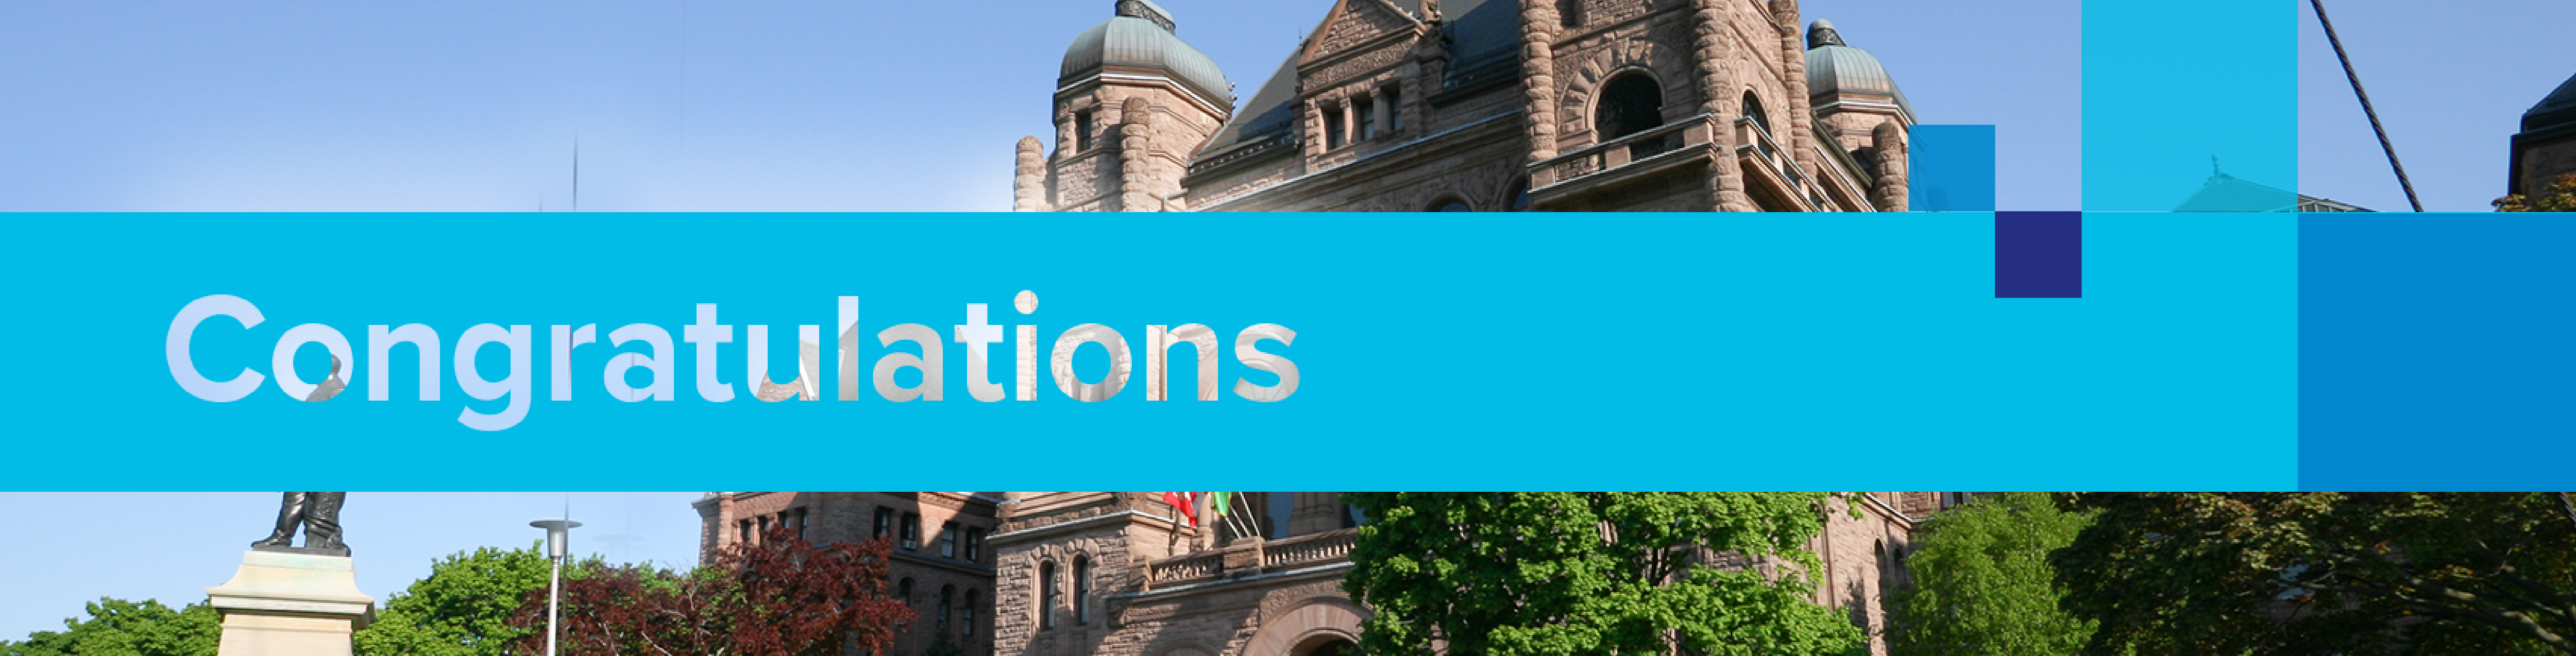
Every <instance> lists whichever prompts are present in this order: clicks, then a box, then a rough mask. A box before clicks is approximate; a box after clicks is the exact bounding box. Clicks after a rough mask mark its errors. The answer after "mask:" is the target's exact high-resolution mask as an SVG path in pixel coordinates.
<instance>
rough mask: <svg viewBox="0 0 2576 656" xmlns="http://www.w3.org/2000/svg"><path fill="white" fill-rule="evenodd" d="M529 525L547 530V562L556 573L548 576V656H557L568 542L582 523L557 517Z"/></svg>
mask: <svg viewBox="0 0 2576 656" xmlns="http://www.w3.org/2000/svg"><path fill="white" fill-rule="evenodd" d="M528 525H529V526H534V527H537V528H542V529H545V530H546V560H549V561H553V563H554V571H553V572H552V573H550V574H547V575H546V656H555V636H556V635H557V634H559V633H561V631H558V630H556V629H555V620H556V619H557V618H559V617H561V616H562V615H561V613H562V606H563V561H564V556H565V555H566V554H567V553H569V552H570V545H567V544H566V542H567V541H569V540H570V538H571V535H570V534H571V533H572V530H573V529H576V528H581V522H576V521H573V520H570V519H565V518H561V517H555V518H548V519H540V520H537V521H533V522H528Z"/></svg>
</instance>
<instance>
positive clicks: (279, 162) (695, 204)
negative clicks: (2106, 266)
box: [0, 0, 2501, 211]
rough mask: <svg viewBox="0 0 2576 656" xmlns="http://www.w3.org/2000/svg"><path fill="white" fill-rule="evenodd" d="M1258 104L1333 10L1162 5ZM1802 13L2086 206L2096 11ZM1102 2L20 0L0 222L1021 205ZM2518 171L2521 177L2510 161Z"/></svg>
mask: <svg viewBox="0 0 2576 656" xmlns="http://www.w3.org/2000/svg"><path fill="white" fill-rule="evenodd" d="M1161 4H1163V5H1164V6H1166V7H1168V8H1169V9H1171V11H1172V12H1173V13H1174V14H1176V16H1177V18H1178V19H1179V21H1180V24H1181V25H1180V35H1181V36H1182V38H1184V39H1186V40H1188V41H1190V42H1191V43H1192V44H1194V45H1196V46H1198V47H1199V48H1201V49H1202V50H1205V51H1207V52H1208V53H1209V55H1210V56H1212V57H1214V58H1215V59H1216V61H1217V63H1218V65H1219V66H1221V67H1222V68H1223V69H1224V70H1225V71H1226V73H1227V74H1228V75H1229V76H1231V77H1232V78H1233V80H1234V82H1235V83H1236V84H1237V85H1238V86H1239V87H1241V88H1242V89H1243V92H1244V93H1245V94H1246V95H1248V94H1249V92H1250V90H1251V89H1252V88H1254V87H1256V86H1258V85H1259V84H1260V83H1261V81H1262V80H1261V79H1260V76H1262V75H1265V74H1267V73H1268V72H1270V71H1272V70H1274V69H1275V68H1276V67H1277V66H1278V63H1279V61H1280V60H1281V59H1282V58H1283V57H1285V56H1286V55H1287V53H1288V52H1289V50H1290V49H1291V48H1293V47H1294V46H1295V45H1296V43H1297V40H1298V39H1299V38H1301V37H1302V36H1304V34H1305V33H1306V32H1307V31H1308V30H1311V29H1312V28H1313V27H1314V26H1315V24H1316V23H1317V22H1318V21H1319V20H1321V19H1322V17H1323V14H1324V11H1325V9H1326V8H1328V7H1330V6H1331V4H1332V3H1331V2H1330V0H1277V1H1264V2H1242V1H1240V0H1165V1H1164V2H1162V3H1161ZM2078 5H2079V3H2077V2H2073V1H2071V0H2003V1H1999V2H1965V1H1942V2H1921V1H1914V0H1908V1H1902V2H1900V1H1896V0H1810V1H1809V2H1806V3H1804V8H1805V10H1806V12H1807V16H1808V17H1809V18H1811V19H1812V18H1819V17H1821V18H1830V19H1832V20H1833V21H1834V22H1835V24H1836V26H1837V27H1839V28H1840V29H1841V31H1842V33H1843V35H1844V36H1845V37H1847V38H1849V39H1850V40H1851V42H1852V44H1853V45H1855V46H1859V47H1863V48H1867V49H1870V50H1871V51H1873V52H1875V53H1877V54H1878V55H1879V57H1880V58H1881V60H1882V61H1884V62H1885V63H1886V64H1887V66H1888V68H1889V69H1890V70H1891V71H1892V72H1893V73H1894V74H1895V75H1896V76H1897V79H1898V81H1899V82H1900V84H1902V85H1904V87H1905V89H1906V92H1907V94H1908V95H1909V96H1911V98H1912V100H1913V101H1914V103H1915V106H1916V109H1917V110H1918V111H1920V112H1922V114H1923V116H1922V117H1921V118H1922V119H1923V120H1924V121H1925V122H1930V123H1991V124H1999V125H2001V126H2002V128H2001V129H2000V131H1999V134H2000V137H1999V139H2000V140H2001V141H2002V143H2001V154H2000V158H2001V159H2002V163H2001V168H2002V171H2001V172H2000V178H2001V180H2002V182H2001V185H2002V189H2001V191H2000V202H2001V203H2002V205H2003V207H2004V208H2005V209H2063V208H2071V207H2073V206H2074V205H2075V203H2076V202H2077V199H2078V197H2077V175H2078V169H2077V163H2078V162H2077V150H2076V148H2075V146H2074V144H2075V142H2076V140H2077V137H2078V126H2079V122H2078V120H2077V117H2076V113H2077V111H2078V108H2079V105H2078V102H2079V100H2078V98H2077V92H2078V89H2079V88H2080V87H2079V86H2078V82H2077V77H2078V75H2079V66H2080V63H2079V61H2078V43H2079V41H2078V34H2077V31H2076V22H2077V15H2078V14H2077V7H2078ZM1111 6H1112V2H1111V1H1110V0H994V1H986V2H973V3H961V2H888V1H879V0H769V1H764V2H752V3H718V2H709V1H707V0H617V1H613V2H612V1H609V0H546V1H541V2H499V1H493V0H461V1H453V2H434V3H433V2H369V3H333V2H317V1H310V0H303V1H295V0H240V1H237V2H221V3H168V2H145V1H141V0H80V1H73V0H13V1H8V2H0V89H7V90H8V95H9V98H10V101H9V102H7V103H0V211H12V210H19V211H24V210H38V211H59V210H368V211H372V210H395V211H426V210H457V211H486V210H503V211H522V210H533V209H536V208H537V207H538V206H539V204H540V203H541V202H542V203H543V204H544V205H545V206H546V207H547V208H548V209H557V210H560V209H564V208H566V206H568V205H569V203H570V199H571V196H572V177H571V168H572V151H573V146H574V141H575V139H576V136H577V137H578V139H579V141H580V142H581V151H582V162H581V170H582V182H581V185H582V186H581V201H582V209H584V210H626V211H699V210H750V211H758V210H1005V209H1008V208H1009V205H1010V201H1009V196H1010V173H1011V171H1010V167H1011V161H1012V148H1013V144H1014V143H1015V142H1016V141H1017V140H1018V138H1019V137H1020V136H1021V135H1025V134H1044V133H1048V132H1051V131H1052V128H1051V127H1050V125H1049V124H1048V122H1047V115H1048V109H1047V107H1048V102H1049V100H1048V95H1049V92H1050V91H1051V90H1052V89H1053V88H1054V83H1055V76H1056V73H1057V63H1058V61H1059V59H1060V58H1061V57H1062V54H1063V49H1064V46H1065V44H1066V43H1068V42H1070V41H1071V40H1072V38H1073V36H1074V34H1076V33H1078V32H1080V31H1081V30H1082V29H1083V28H1085V27H1088V26H1090V25H1091V24H1093V23H1096V22H1099V21H1101V20H1103V19H1105V18H1106V17H1108V16H1109V15H1110V8H1111ZM2499 166H2501V165H2499Z"/></svg>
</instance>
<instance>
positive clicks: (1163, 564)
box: [697, 492, 1975, 656]
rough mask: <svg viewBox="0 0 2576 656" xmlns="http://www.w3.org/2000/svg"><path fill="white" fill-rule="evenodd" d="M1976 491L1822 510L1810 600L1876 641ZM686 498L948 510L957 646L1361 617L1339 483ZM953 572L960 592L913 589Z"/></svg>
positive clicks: (1274, 647) (795, 509)
mask: <svg viewBox="0 0 2576 656" xmlns="http://www.w3.org/2000/svg"><path fill="white" fill-rule="evenodd" d="M1973 494H1975V493H1964V492H1938V493H1936V492H1870V493H1864V494H1860V495H1857V496H1856V497H1855V500H1856V501H1858V502H1859V504H1860V509H1861V515H1860V517H1858V518H1855V517H1853V516H1852V515H1851V514H1849V513H1845V512H1831V513H1827V521H1826V526H1825V531H1824V532H1823V533H1822V534H1821V535H1820V536H1818V538H1817V539H1816V540H1815V541H1814V543H1813V544H1811V545H1809V546H1810V548H1811V549H1813V550H1814V551H1815V552H1816V553H1817V554H1818V555H1819V556H1820V557H1821V558H1822V559H1823V562H1824V565H1825V571H1824V572H1823V573H1822V574H1821V575H1820V576H1817V577H1816V578H1817V580H1818V582H1819V585H1818V589H1817V591H1816V598H1815V602H1816V603H1818V604H1824V605H1829V606H1832V607H1834V608H1838V609H1842V610H1843V611H1844V612H1845V613H1846V614H1847V615H1848V616H1849V617H1850V619H1851V621H1852V623H1853V624H1854V625H1855V626H1859V627H1861V628H1862V629H1863V630H1864V631H1865V632H1866V633H1868V634H1869V635H1870V640H1871V650H1872V653H1878V654H1884V653H1886V640H1885V637H1884V633H1885V629H1886V618H1885V614H1884V611H1883V608H1882V606H1881V603H1880V600H1881V595H1882V591H1883V590H1885V589H1887V588H1888V587H1891V586H1895V585H1901V584H1903V583H1904V582H1905V580H1906V574H1905V572H1904V568H1903V567H1902V565H1901V562H1902V559H1903V558H1904V556H1905V554H1907V553H1909V552H1911V551H1912V549H1913V532H1914V529H1915V527H1916V526H1917V524H1918V523H1920V522H1921V521H1923V520H1924V519H1925V518H1928V517H1929V516H1930V515H1931V513H1933V512H1934V511H1936V510H1938V509H1940V508H1945V507H1948V506H1951V505H1956V504H1958V503H1962V502H1964V501H1966V500H1967V499H1968V498H1969V497H1970V496H1971V495H1973ZM697 505H698V510H699V514H700V517H701V518H703V519H704V521H705V538H704V539H705V542H704V545H705V546H706V548H707V549H710V550H712V549H714V548H716V547H718V546H721V545H723V544H729V543H730V541H731V540H739V539H742V538H741V537H740V536H741V535H743V534H744V533H743V532H744V531H746V530H748V531H750V532H752V533H753V534H757V533H758V531H759V530H760V522H762V521H764V520H765V521H770V522H787V523H788V524H787V525H788V526H789V527H790V530H803V531H806V532H807V533H808V534H809V535H810V536H811V537H810V538H809V539H813V540H835V539H854V538H866V537H870V536H873V535H876V530H878V529H877V528H876V527H878V526H880V525H883V524H884V521H883V520H881V519H879V518H882V517H886V516H888V515H887V513H888V512H892V513H895V515H894V517H895V518H896V519H895V520H894V521H895V522H896V523H895V524H894V526H893V528H892V529H891V530H892V531H893V533H892V535H895V536H897V537H898V538H902V537H904V536H908V535H915V534H916V533H911V532H906V529H904V528H903V526H905V525H906V524H904V522H905V521H908V520H905V519H904V517H906V516H907V515H905V514H904V513H916V512H918V513H921V517H922V519H921V520H919V521H920V522H921V523H920V524H919V525H922V526H936V525H948V524H952V523H953V524H954V525H955V526H956V527H959V528H958V530H960V531H962V532H960V533H958V535H959V536H960V539H961V540H965V541H966V542H965V544H975V545H978V547H980V549H978V550H977V551H976V552H975V555H974V556H971V557H965V558H961V559H955V560H951V559H947V558H944V557H938V556H937V554H940V553H946V551H945V550H939V551H935V552H923V551H916V550H911V549H902V548H899V549H897V563H896V564H897V569H896V572H895V574H894V576H898V577H907V578H910V579H912V580H914V581H915V585H914V587H913V590H914V594H915V596H914V597H912V599H913V606H914V609H915V611H916V612H918V613H920V615H921V617H922V618H923V621H922V625H924V626H925V627H927V626H941V625H938V624H937V623H936V622H935V620H934V619H933V618H936V617H941V616H946V617H951V618H971V619H967V620H965V621H966V622H967V623H968V624H967V625H965V626H962V627H961V626H959V625H957V624H948V625H944V626H947V627H949V629H950V630H955V631H957V632H958V634H959V635H961V636H968V637H971V638H972V640H960V642H959V644H960V646H961V647H962V648H963V652H962V653H965V654H973V655H979V656H980V655H994V656H1340V655H1342V654H1349V653H1355V652H1354V651H1353V648H1354V646H1355V643H1356V642H1357V641H1358V638H1359V627H1360V622H1361V620H1362V619H1363V618H1365V617H1367V615H1368V610H1367V609H1365V608H1362V607H1360V606H1359V605H1357V604H1355V603H1353V602H1352V601H1351V600H1350V597H1349V595H1347V594H1344V593H1343V592H1342V589H1341V580H1342V577H1343V576H1344V574H1345V573H1346V572H1348V571H1349V569H1350V567H1351V563H1350V559H1349V554H1350V549H1351V545H1352V542H1353V540H1354V539H1355V538H1356V536H1357V531H1356V529H1355V527H1356V526H1358V525H1359V523H1360V522H1361V521H1362V519H1361V516H1360V513H1358V512H1356V511H1355V510H1354V509H1352V508H1349V507H1347V506H1345V505H1344V504H1342V502H1341V495H1340V494H1339V493H1336V492H1249V493H1244V497H1243V500H1242V503H1241V504H1240V505H1241V510H1240V511H1239V513H1238V517H1239V521H1225V522H1208V523H1206V524H1204V525H1201V526H1197V527H1192V526H1189V525H1188V524H1187V523H1186V522H1185V521H1176V519H1175V516H1174V513H1173V512H1172V509H1171V508H1170V507H1169V506H1166V505H1164V503H1163V502H1162V500H1161V496H1160V493H1154V492H1002V493H992V492H981V493H958V492H736V493H713V494H710V495H709V496H708V497H707V498H706V499H703V500H701V501H699V502H698V504H697ZM979 528H983V529H989V530H990V532H982V533H978V532H973V531H974V530H976V529H979ZM979 538H980V539H979ZM951 586H953V587H954V588H956V589H958V590H962V591H966V594H960V595H950V596H945V597H937V596H932V595H928V594H924V592H923V591H925V590H932V591H936V590H943V589H947V588H949V587H951ZM943 609H944V610H943ZM983 618H991V619H990V620H984V619H983ZM955 621H958V620H954V619H952V622H955ZM986 625H989V627H988V626H986ZM925 636H926V634H924V633H923V632H922V631H921V628H920V627H916V628H914V629H912V630H910V631H908V632H906V633H904V634H903V636H902V637H901V638H900V639H899V640H898V641H897V646H896V648H895V649H894V650H893V652H892V653H891V654H888V655H887V656H919V654H920V653H921V649H923V648H925V647H926V646H927V645H928V644H929V643H930V641H929V639H928V638H927V637H925Z"/></svg>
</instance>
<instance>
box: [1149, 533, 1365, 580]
mask: <svg viewBox="0 0 2576 656" xmlns="http://www.w3.org/2000/svg"><path fill="white" fill-rule="evenodd" d="M1359 534H1360V533H1359V529H1342V530H1338V531H1325V532H1322V533H1316V534H1313V535H1301V536H1297V537H1293V538H1288V539H1285V540H1280V541H1278V542H1265V541H1262V540H1260V539H1257V538H1254V539H1243V540H1236V541H1235V543H1234V544H1233V545H1231V546H1227V547H1225V548H1223V549H1217V550H1213V551H1201V552H1198V553H1193V554H1187V555H1181V556H1173V557H1170V558H1165V559H1162V560H1157V561H1153V562H1150V563H1146V565H1145V573H1146V579H1145V588H1146V589H1148V590H1151V589H1155V588H1169V587H1174V586H1181V585H1188V584H1192V583H1201V582H1207V581H1216V580H1222V579H1236V578H1243V577H1246V576H1252V575H1256V574H1262V573H1266V572H1277V571H1282V570H1290V569H1298V568H1303V567H1313V566H1316V565H1323V564H1328V563H1334V562H1340V561H1345V560H1349V559H1350V556H1351V544H1352V543H1353V542H1355V541H1356V540H1358V539H1359Z"/></svg>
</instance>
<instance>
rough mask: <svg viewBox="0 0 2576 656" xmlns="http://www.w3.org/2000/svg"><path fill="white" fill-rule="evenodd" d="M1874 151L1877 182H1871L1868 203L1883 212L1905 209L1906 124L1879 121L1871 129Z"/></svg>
mask: <svg viewBox="0 0 2576 656" xmlns="http://www.w3.org/2000/svg"><path fill="white" fill-rule="evenodd" d="M1870 141H1871V142H1872V143H1871V146H1872V148H1871V150H1873V151H1876V152H1873V153H1871V155H1870V157H1872V158H1873V159H1875V160H1876V161H1875V162H1873V163H1874V164H1877V165H1878V182H1877V183H1875V184H1872V185H1870V189H1869V202H1870V204H1871V205H1876V206H1878V211H1881V212H1903V211H1905V208H1906V207H1907V203H1908V199H1907V198H1906V196H1907V190H1906V188H1905V186H1906V179H1905V177H1906V166H1907V160H1906V152H1907V150H1908V146H1907V145H1906V143H1905V127H1904V126H1900V125H1897V124H1896V122H1895V121H1888V122H1886V123H1880V124H1878V129H1875V130H1871V131H1870Z"/></svg>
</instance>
